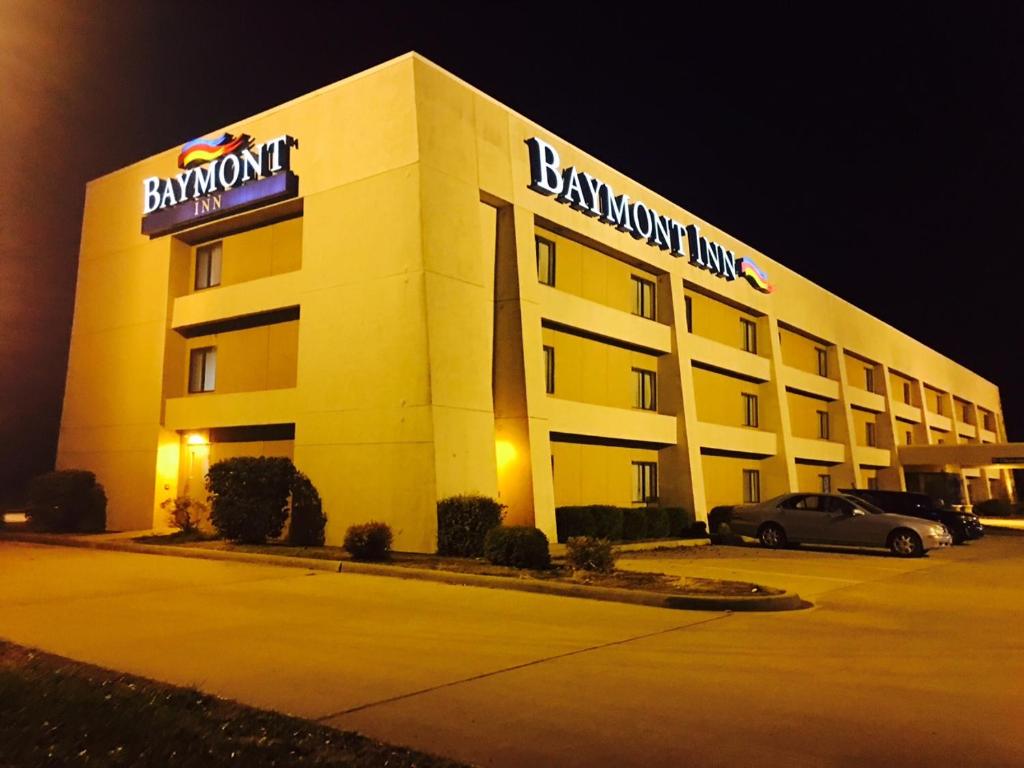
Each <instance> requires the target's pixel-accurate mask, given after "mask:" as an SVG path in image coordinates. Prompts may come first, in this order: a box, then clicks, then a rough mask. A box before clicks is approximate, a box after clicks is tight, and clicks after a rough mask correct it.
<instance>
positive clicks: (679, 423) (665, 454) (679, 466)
mask: <svg viewBox="0 0 1024 768" xmlns="http://www.w3.org/2000/svg"><path fill="white" fill-rule="evenodd" d="M657 304H658V308H659V309H658V314H659V318H658V319H659V321H660V322H663V323H668V324H670V325H671V326H672V352H671V353H670V354H668V355H662V356H661V357H660V358H659V359H658V381H659V386H658V396H659V400H660V402H661V405H662V406H663V407H664V408H665V410H664V411H663V412H666V413H674V414H675V417H676V444H675V445H672V446H669V447H667V448H662V449H661V450H660V451H659V452H658V464H659V467H660V477H659V486H660V488H659V493H660V495H661V497H662V500H663V503H664V504H666V505H668V506H683V507H686V508H687V509H690V510H692V511H693V514H694V519H696V520H704V521H707V513H708V509H707V499H706V496H705V493H704V474H703V472H702V471H701V458H700V441H699V440H698V438H697V435H696V434H695V433H696V424H697V404H696V398H695V395H694V385H693V367H692V365H691V362H690V356H689V354H688V352H687V344H686V339H687V337H688V336H689V333H688V331H687V328H686V300H685V297H684V294H683V281H682V280H681V279H680V278H678V277H675V276H673V275H671V274H668V275H662V276H661V277H660V278H659V279H658V302H657Z"/></svg>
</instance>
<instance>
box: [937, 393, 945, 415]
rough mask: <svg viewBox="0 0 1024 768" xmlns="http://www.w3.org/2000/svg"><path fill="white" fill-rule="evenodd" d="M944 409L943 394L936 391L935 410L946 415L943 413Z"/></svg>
mask: <svg viewBox="0 0 1024 768" xmlns="http://www.w3.org/2000/svg"><path fill="white" fill-rule="evenodd" d="M943 410H944V409H943V407H942V395H940V394H939V393H937V392H936V393H935V412H936V413H937V414H939V416H945V415H946V414H945V413H943Z"/></svg>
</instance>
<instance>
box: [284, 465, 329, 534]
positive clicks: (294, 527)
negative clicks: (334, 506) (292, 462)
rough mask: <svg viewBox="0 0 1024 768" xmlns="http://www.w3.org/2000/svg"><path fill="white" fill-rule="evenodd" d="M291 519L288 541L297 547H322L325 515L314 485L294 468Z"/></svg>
mask: <svg viewBox="0 0 1024 768" xmlns="http://www.w3.org/2000/svg"><path fill="white" fill-rule="evenodd" d="M291 494H292V519H291V522H290V523H289V525H288V543H289V544H293V545H295V546H297V547H322V546H323V545H324V528H325V527H326V525H327V516H326V515H325V514H324V508H323V502H322V501H321V500H320V494H319V492H318V491H317V490H316V487H315V486H314V485H313V481H311V480H310V479H309V478H308V477H306V476H305V475H304V474H302V473H301V472H299V470H297V469H296V470H295V472H294V474H293V475H292V480H291Z"/></svg>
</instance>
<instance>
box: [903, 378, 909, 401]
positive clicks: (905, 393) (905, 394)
mask: <svg viewBox="0 0 1024 768" xmlns="http://www.w3.org/2000/svg"><path fill="white" fill-rule="evenodd" d="M903 402H904V403H906V404H907V405H910V382H909V381H904V382H903Z"/></svg>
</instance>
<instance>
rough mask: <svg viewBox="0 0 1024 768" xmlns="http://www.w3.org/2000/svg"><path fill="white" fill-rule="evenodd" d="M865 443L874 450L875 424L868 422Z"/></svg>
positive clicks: (865, 429)
mask: <svg viewBox="0 0 1024 768" xmlns="http://www.w3.org/2000/svg"><path fill="white" fill-rule="evenodd" d="M864 441H865V442H866V443H867V444H868V445H870V446H871V447H872V448H873V447H874V446H875V424H874V422H871V421H869V422H867V423H866V424H865V425H864Z"/></svg>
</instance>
